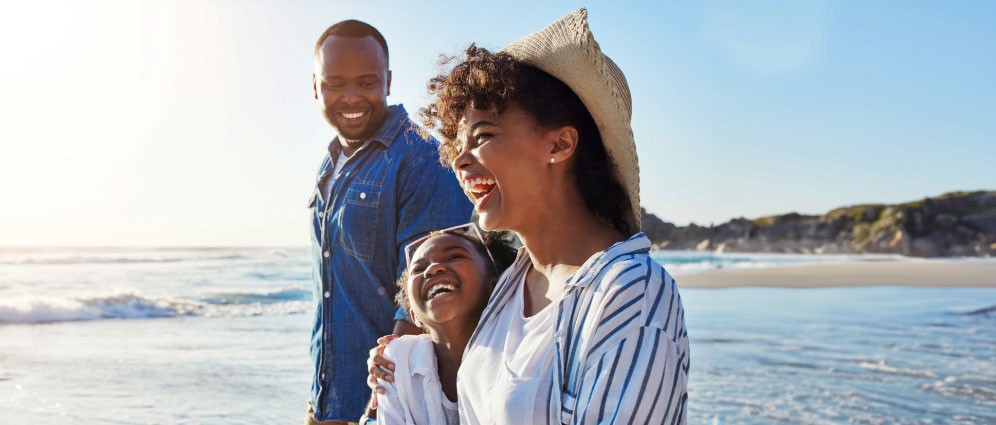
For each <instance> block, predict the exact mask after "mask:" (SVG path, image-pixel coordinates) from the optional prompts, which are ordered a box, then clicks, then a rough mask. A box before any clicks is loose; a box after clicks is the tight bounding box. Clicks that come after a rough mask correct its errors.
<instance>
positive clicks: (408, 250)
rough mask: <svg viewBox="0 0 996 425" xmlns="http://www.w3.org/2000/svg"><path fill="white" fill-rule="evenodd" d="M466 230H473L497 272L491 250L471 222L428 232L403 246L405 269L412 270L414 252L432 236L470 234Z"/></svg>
mask: <svg viewBox="0 0 996 425" xmlns="http://www.w3.org/2000/svg"><path fill="white" fill-rule="evenodd" d="M468 229H473V231H474V235H476V236H477V240H478V241H480V242H481V245H482V246H484V252H486V253H488V258H489V259H490V260H491V266H492V267H494V269H495V272H497V271H498V265H497V264H496V263H495V257H494V256H492V255H491V250H489V249H488V244H487V242H484V236H482V235H481V231H480V229H478V228H477V225H475V224H474V223H473V222H470V223H467V224H461V225H459V226H453V227H447V228H445V229H440V230H433V231H431V232H429V233H428V234H426V235H425V236H422V237H421V238H418V239H416V240H415V241H413V242H412V243H410V244H408V245H405V267H406V268H407V269H408V270H409V271H410V270H411V268H412V257H413V256H414V255H415V251H416V250H418V247H419V246H422V244H423V243H424V242H425V241H427V240H429V238H431V237H434V236H440V235H441V234H447V233H453V232H457V231H462V232H463V233H466V234H470V231H468Z"/></svg>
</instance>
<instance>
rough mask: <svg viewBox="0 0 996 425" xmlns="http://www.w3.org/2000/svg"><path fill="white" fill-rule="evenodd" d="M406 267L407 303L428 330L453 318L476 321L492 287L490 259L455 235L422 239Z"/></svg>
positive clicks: (492, 278) (474, 322)
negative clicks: (423, 240)
mask: <svg viewBox="0 0 996 425" xmlns="http://www.w3.org/2000/svg"><path fill="white" fill-rule="evenodd" d="M409 270H410V271H409V274H408V302H409V304H410V305H411V309H412V312H413V313H415V315H416V317H418V318H419V320H421V321H422V322H424V323H425V324H426V325H427V326H428V327H429V328H430V329H431V328H433V327H434V326H435V325H437V324H442V323H446V322H449V321H453V320H460V321H463V322H468V321H472V322H471V324H476V323H477V320H478V318H480V314H481V312H482V311H483V310H484V306H485V305H487V302H488V297H489V296H490V295H491V290H492V288H493V286H494V277H493V276H492V274H491V272H490V270H491V263H490V260H489V259H488V258H487V257H486V256H484V257H483V258H482V255H481V253H480V252H478V251H477V249H476V248H475V247H474V244H473V243H471V242H470V241H468V240H466V239H464V238H462V237H459V236H454V235H446V234H444V235H438V236H433V237H431V238H429V239H428V240H426V241H425V242H423V243H422V244H421V245H420V246H419V247H418V248H417V249H416V250H415V253H414V254H413V255H412V264H411V266H410V267H409Z"/></svg>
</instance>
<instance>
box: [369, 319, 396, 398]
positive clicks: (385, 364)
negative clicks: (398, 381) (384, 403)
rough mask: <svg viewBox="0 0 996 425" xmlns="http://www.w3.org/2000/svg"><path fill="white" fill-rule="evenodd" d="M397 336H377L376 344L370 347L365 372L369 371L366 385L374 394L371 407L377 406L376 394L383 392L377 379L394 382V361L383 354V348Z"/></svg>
mask: <svg viewBox="0 0 996 425" xmlns="http://www.w3.org/2000/svg"><path fill="white" fill-rule="evenodd" d="M396 338H398V336H397V335H387V336H382V337H380V338H377V346H376V347H374V348H371V349H370V357H369V358H367V372H369V373H370V377H369V378H367V386H369V387H370V389H371V390H373V391H374V396H373V399H372V401H371V406H370V407H371V409H376V408H377V394H384V393H385V391H384V388H382V387H381V386H380V385H377V380H378V379H383V380H385V381H387V382H394V362H392V361H391V360H390V359H388V358H387V357H385V356H384V348H385V347H387V344H390V343H391V341H394V340H395V339H396Z"/></svg>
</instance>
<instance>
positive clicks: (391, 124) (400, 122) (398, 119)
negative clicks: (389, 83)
mask: <svg viewBox="0 0 996 425" xmlns="http://www.w3.org/2000/svg"><path fill="white" fill-rule="evenodd" d="M407 123H408V112H407V111H405V106H404V105H402V104H400V103H399V104H397V105H391V106H388V107H387V117H385V118H384V123H383V124H381V126H380V130H378V131H377V133H376V134H374V135H373V136H371V137H370V138H369V139H367V140H365V141H364V142H365V143H364V145H366V142H370V141H376V142H378V143H380V144H382V145H384V149H387V148H390V147H391V144H392V143H394V139H395V138H397V136H398V133H399V132H400V131H401V128H402V127H404V126H405V124H407ZM341 149H342V144H340V143H339V136H335V138H334V139H332V142H331V143H329V155H330V156H331V157H332V158H336V157H338V156H339V151H340V150H341Z"/></svg>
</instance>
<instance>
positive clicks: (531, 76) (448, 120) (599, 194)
mask: <svg viewBox="0 0 996 425" xmlns="http://www.w3.org/2000/svg"><path fill="white" fill-rule="evenodd" d="M457 59H458V58H457V57H455V56H452V57H449V56H442V57H441V58H440V60H439V64H440V66H441V67H443V68H445V67H448V66H450V64H452V63H453V62H456V61H457ZM427 86H428V90H429V93H430V94H431V95H433V96H434V97H435V99H434V100H433V101H432V103H430V104H429V105H428V106H426V107H424V108H422V109H420V110H419V115H420V116H421V119H422V124H423V125H424V126H425V127H426V128H428V129H430V130H436V131H438V132H439V134H440V135H441V136H442V138H443V140H442V141H441V142H440V143H439V159H440V161H441V162H443V165H445V166H452V165H451V164H452V162H453V160H454V159H455V158H456V157H457V156H458V155H459V154H460V153H461V152H462V150H463V145H462V143H461V142H460V141H458V140H457V129H458V126H459V123H460V120H461V118H463V114H464V111H465V110H466V109H467V107H468V106H471V107H474V108H476V109H482V110H491V111H493V112H494V113H496V114H500V113H502V112H504V110H505V108H506V107H507V106H508V105H509V103H510V102H515V103H516V105H518V106H519V107H520V108H522V110H523V111H525V112H526V113H528V114H529V115H531V116H532V117H533V118H534V119H535V120H536V122H537V123H538V124H539V125H540V127H541V128H548V129H549V128H556V127H560V126H565V125H569V126H573V127H574V128H576V129H577V131H578V139H579V140H578V147H577V150H576V151H575V159H574V165H573V167H572V172H573V173H574V177H575V183H576V184H577V187H578V189H579V191H580V192H581V195H582V197H583V198H584V201H585V205H586V206H587V207H588V209H589V210H590V211H591V213H592V214H593V215H594V216H595V217H596V218H597V219H598V220H599V221H601V222H602V223H604V224H606V225H608V226H609V227H612V228H613V229H615V230H617V231H618V232H620V233H622V234H623V235H627V236H628V235H630V232H631V230H633V229H631V228H630V226H629V223H628V222H627V220H626V218H627V217H629V216H630V215H631V213H632V211H630V210H631V206H630V205H631V204H630V202H629V198H628V196H627V194H626V190H624V189H623V186H622V184H621V183H619V178H618V175H619V174H618V173H616V170H615V167H614V165H613V164H612V162H611V161H610V160H609V158H608V155H607V154H606V152H605V146H604V145H603V144H602V136H601V134H600V133H599V131H598V126H597V125H596V124H595V120H594V119H593V118H592V117H591V114H590V113H589V112H588V108H586V107H585V106H584V103H582V102H581V99H580V98H578V96H577V94H575V93H574V91H573V90H571V88H570V87H568V86H567V84H564V83H563V82H562V81H560V80H558V79H557V78H555V77H553V76H551V75H550V74H548V73H546V72H544V71H543V70H540V69H539V68H536V67H534V66H531V65H528V64H526V63H523V62H519V61H517V60H516V59H514V58H513V57H512V56H510V55H508V54H506V53H503V52H498V53H492V52H490V51H488V50H487V49H484V48H480V47H477V45H475V44H471V45H470V46H469V47H467V50H466V51H464V54H463V57H462V60H460V61H459V63H456V64H455V65H453V66H452V69H451V70H450V71H449V72H447V73H442V74H440V75H437V76H435V77H433V78H432V79H430V80H429V83H428V85H427Z"/></svg>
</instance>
